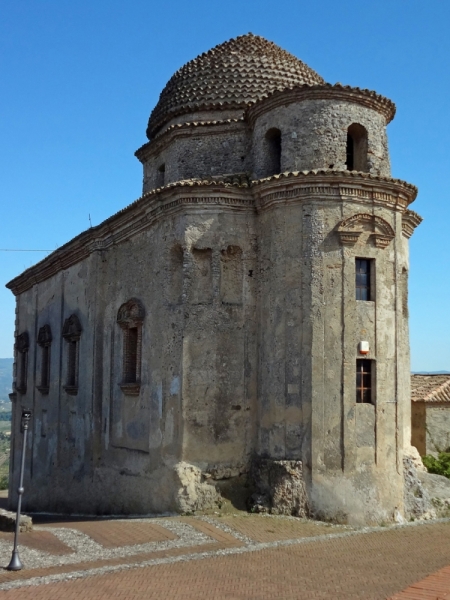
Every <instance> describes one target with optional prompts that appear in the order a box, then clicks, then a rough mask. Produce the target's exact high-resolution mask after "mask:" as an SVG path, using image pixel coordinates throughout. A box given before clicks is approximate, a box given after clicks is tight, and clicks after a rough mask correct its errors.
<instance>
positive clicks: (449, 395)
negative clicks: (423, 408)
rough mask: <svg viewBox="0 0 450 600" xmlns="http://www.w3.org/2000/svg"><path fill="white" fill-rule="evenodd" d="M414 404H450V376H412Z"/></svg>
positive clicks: (412, 398)
mask: <svg viewBox="0 0 450 600" xmlns="http://www.w3.org/2000/svg"><path fill="white" fill-rule="evenodd" d="M411 400H412V401H413V402H450V374H446V375H411Z"/></svg>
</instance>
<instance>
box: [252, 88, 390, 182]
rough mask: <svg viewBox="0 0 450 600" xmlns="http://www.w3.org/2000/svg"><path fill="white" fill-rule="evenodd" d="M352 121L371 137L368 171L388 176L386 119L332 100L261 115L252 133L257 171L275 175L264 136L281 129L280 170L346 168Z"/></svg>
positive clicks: (291, 105) (263, 174) (278, 109)
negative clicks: (271, 167)
mask: <svg viewBox="0 0 450 600" xmlns="http://www.w3.org/2000/svg"><path fill="white" fill-rule="evenodd" d="M353 123H358V124H360V125H362V126H363V127H365V128H366V130H367V133H368V148H367V172H368V173H371V174H373V175H382V176H386V177H389V176H390V164H389V152H388V145H387V136H386V120H385V117H384V116H383V115H381V114H380V113H378V112H377V111H375V110H373V109H371V108H366V107H364V106H360V105H359V104H355V103H351V102H344V101H333V100H303V101H302V102H295V103H292V104H289V105H287V106H280V107H277V108H274V109H272V110H268V112H266V113H264V114H262V115H261V116H260V117H259V118H258V119H257V120H256V122H255V126H254V129H253V140H252V151H253V173H254V176H255V178H256V179H258V178H260V177H266V176H268V175H272V174H273V173H272V172H270V171H269V170H268V169H269V163H270V159H269V156H268V141H267V140H266V137H265V136H266V133H267V132H268V131H269V130H270V129H272V128H276V129H279V130H280V131H281V172H284V171H304V170H306V171H308V170H312V169H334V170H345V169H346V168H347V167H346V165H345V162H346V145H347V130H348V128H349V126H350V125H352V124H353Z"/></svg>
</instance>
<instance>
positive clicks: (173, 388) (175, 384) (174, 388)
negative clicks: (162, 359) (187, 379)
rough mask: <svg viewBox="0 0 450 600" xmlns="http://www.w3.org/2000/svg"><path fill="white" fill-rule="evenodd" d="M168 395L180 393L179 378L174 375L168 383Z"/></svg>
mask: <svg viewBox="0 0 450 600" xmlns="http://www.w3.org/2000/svg"><path fill="white" fill-rule="evenodd" d="M170 393H171V395H176V394H179V393H180V377H179V376H178V375H176V376H175V377H173V379H172V381H171V382H170Z"/></svg>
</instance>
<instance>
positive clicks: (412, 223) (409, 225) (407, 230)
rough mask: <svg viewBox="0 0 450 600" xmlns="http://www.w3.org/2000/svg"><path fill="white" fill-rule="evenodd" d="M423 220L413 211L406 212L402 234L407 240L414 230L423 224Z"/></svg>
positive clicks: (403, 216) (403, 218) (403, 217)
mask: <svg viewBox="0 0 450 600" xmlns="http://www.w3.org/2000/svg"><path fill="white" fill-rule="evenodd" d="M422 221H423V219H422V217H421V216H420V215H418V214H417V213H416V212H414V211H413V210H405V212H404V213H403V215H402V232H403V235H404V236H405V237H406V238H408V239H409V238H410V237H411V236H412V234H413V233H414V229H415V228H416V227H417V226H418V225H420V224H421V223H422Z"/></svg>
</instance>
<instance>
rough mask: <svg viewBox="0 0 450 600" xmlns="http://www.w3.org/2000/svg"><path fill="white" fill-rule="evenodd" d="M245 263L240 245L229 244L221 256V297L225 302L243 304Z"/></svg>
mask: <svg viewBox="0 0 450 600" xmlns="http://www.w3.org/2000/svg"><path fill="white" fill-rule="evenodd" d="M242 285H243V264H242V250H241V248H239V246H228V248H227V249H226V250H222V252H221V256H220V298H221V300H222V303H223V304H242Z"/></svg>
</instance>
